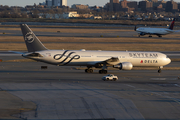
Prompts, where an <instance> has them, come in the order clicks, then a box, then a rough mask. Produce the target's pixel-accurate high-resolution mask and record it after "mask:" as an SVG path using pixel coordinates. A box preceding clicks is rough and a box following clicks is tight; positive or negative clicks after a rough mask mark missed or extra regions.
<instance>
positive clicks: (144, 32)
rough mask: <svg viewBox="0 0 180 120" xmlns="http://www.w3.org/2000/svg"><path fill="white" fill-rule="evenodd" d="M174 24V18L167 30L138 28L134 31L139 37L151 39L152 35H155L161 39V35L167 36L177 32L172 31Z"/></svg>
mask: <svg viewBox="0 0 180 120" xmlns="http://www.w3.org/2000/svg"><path fill="white" fill-rule="evenodd" d="M174 23H175V18H174V19H173V21H172V22H171V24H170V25H169V27H168V28H150V27H139V28H137V29H136V27H135V31H136V32H137V33H138V34H139V37H140V36H144V35H149V37H152V35H157V36H158V37H162V35H167V34H171V33H174V32H177V31H174V30H173V27H174Z"/></svg>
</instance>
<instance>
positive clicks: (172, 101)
mask: <svg viewBox="0 0 180 120" xmlns="http://www.w3.org/2000/svg"><path fill="white" fill-rule="evenodd" d="M44 65H46V66H47V67H48V68H47V69H41V66H44ZM172 65H173V64H172ZM109 73H111V74H114V75H117V76H118V78H119V80H118V81H103V80H101V78H102V77H103V76H104V75H103V74H98V71H97V70H95V72H94V73H92V74H88V73H85V72H84V70H76V69H74V68H73V67H65V66H53V65H47V64H44V63H40V62H2V63H1V64H0V76H1V79H0V90H1V91H0V93H1V94H2V93H7V95H6V97H8V98H9V99H12V100H10V101H9V104H8V105H6V109H7V107H8V106H9V111H8V112H11V111H10V110H11V109H12V103H14V102H15V101H14V99H13V98H14V97H17V98H16V99H18V98H19V101H18V102H20V103H21V102H26V105H23V103H21V104H20V103H19V106H18V107H17V108H18V109H17V114H13V115H12V116H13V117H12V118H13V119H15V118H23V119H28V120H31V119H32V120H39V119H43V120H44V119H52V120H66V119H74V120H76V119H102V120H103V119H110V120H111V119H112V120H113V119H115V120H124V119H127V120H132V119H133V120H134V119H136V120H144V119H150V120H155V119H156V120H162V119H167V120H170V119H171V120H172V119H180V79H179V77H178V76H180V73H179V71H178V70H163V71H162V73H157V70H132V71H119V70H109ZM4 96H5V95H4ZM16 101H17V100H16ZM3 102H4V99H2V98H1V99H0V103H3ZM6 102H7V101H6ZM1 110H3V108H1ZM18 112H19V113H18Z"/></svg>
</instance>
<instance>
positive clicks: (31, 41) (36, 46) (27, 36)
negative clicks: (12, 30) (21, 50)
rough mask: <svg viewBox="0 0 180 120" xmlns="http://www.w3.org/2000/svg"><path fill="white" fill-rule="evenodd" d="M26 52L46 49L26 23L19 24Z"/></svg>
mask: <svg viewBox="0 0 180 120" xmlns="http://www.w3.org/2000/svg"><path fill="white" fill-rule="evenodd" d="M20 27H21V31H22V33H23V36H24V40H25V43H26V46H27V49H28V52H35V51H42V50H47V48H46V47H45V46H44V45H43V44H42V43H41V41H40V40H39V39H38V38H37V36H36V35H35V34H34V33H33V32H32V30H31V29H30V28H29V27H28V25H27V24H20Z"/></svg>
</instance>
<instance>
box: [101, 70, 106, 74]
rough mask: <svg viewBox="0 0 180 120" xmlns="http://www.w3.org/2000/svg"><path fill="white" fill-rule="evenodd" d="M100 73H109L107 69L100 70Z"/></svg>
mask: <svg viewBox="0 0 180 120" xmlns="http://www.w3.org/2000/svg"><path fill="white" fill-rule="evenodd" d="M99 74H107V70H99Z"/></svg>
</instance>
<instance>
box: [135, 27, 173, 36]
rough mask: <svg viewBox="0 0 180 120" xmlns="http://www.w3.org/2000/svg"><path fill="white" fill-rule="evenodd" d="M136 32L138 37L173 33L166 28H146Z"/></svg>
mask: <svg viewBox="0 0 180 120" xmlns="http://www.w3.org/2000/svg"><path fill="white" fill-rule="evenodd" d="M136 32H137V33H138V34H140V35H146V34H149V35H167V34H170V33H173V32H174V31H173V30H171V29H167V28H146V27H140V28H138V29H136Z"/></svg>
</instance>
